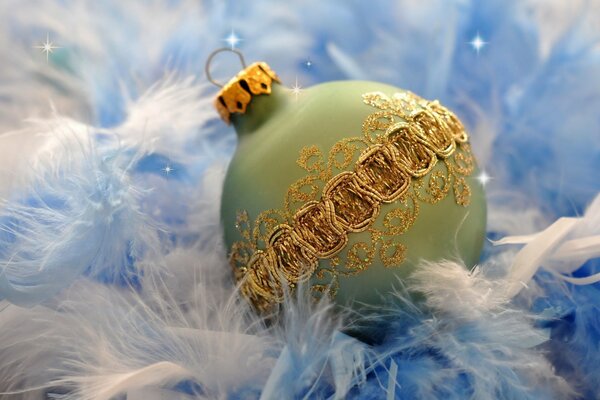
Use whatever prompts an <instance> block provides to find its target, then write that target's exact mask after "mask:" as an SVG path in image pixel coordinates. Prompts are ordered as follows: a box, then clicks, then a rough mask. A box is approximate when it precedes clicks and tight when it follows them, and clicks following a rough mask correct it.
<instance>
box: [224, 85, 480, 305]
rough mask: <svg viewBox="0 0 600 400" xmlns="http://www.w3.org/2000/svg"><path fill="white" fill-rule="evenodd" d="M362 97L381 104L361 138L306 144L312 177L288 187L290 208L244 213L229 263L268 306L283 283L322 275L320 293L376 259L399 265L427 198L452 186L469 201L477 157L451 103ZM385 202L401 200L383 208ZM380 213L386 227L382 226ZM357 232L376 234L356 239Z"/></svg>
mask: <svg viewBox="0 0 600 400" xmlns="http://www.w3.org/2000/svg"><path fill="white" fill-rule="evenodd" d="M363 101H364V102H365V103H366V104H368V105H370V106H372V107H375V108H377V109H378V111H376V112H374V113H372V114H371V115H369V116H368V117H367V118H365V120H364V122H363V125H362V136H360V137H351V138H345V139H342V140H340V141H339V142H337V143H336V144H335V145H334V146H332V148H331V149H330V150H329V152H328V154H327V157H325V154H323V153H322V151H321V150H320V149H319V147H318V146H316V145H311V146H306V147H304V148H303V149H302V150H301V151H300V155H299V157H298V160H297V164H298V165H299V166H300V167H301V168H303V169H304V170H305V171H306V172H307V173H308V175H307V176H305V177H303V178H301V179H299V180H298V181H296V182H294V183H292V184H291V185H290V186H289V188H288V191H287V193H286V196H285V198H284V208H283V210H267V211H264V212H262V213H260V215H259V216H258V217H257V218H256V220H255V221H254V224H253V225H254V228H251V226H250V222H249V216H248V214H247V212H246V211H240V212H239V213H238V219H237V221H236V227H237V228H238V230H239V232H240V235H241V238H242V239H241V240H240V241H238V242H236V243H234V244H233V246H232V248H231V256H230V261H231V265H232V267H233V268H234V270H235V275H236V278H237V279H239V280H240V281H241V291H242V293H243V294H244V295H245V296H247V297H248V298H249V299H250V300H251V301H252V302H253V304H254V305H255V306H256V307H257V308H258V309H259V310H263V311H264V310H267V309H269V308H270V307H271V306H272V305H273V304H276V303H278V302H281V301H282V298H283V293H284V290H283V286H282V284H287V285H289V286H290V287H292V288H293V287H295V286H296V285H297V284H298V283H301V282H306V281H308V280H309V279H311V277H314V278H315V281H316V282H315V283H314V284H313V285H312V288H311V289H312V290H313V293H315V295H317V296H319V295H323V294H324V293H330V294H334V293H335V292H336V290H337V287H338V283H337V280H338V277H339V276H349V275H355V274H358V273H360V272H361V271H364V270H365V269H367V268H369V266H370V265H371V264H372V263H373V262H374V260H375V258H376V257H379V259H380V260H381V263H382V264H383V266H384V267H386V268H393V267H397V266H399V265H400V264H402V262H403V261H404V260H405V258H406V252H407V248H406V246H405V245H404V244H403V243H401V241H400V240H399V239H401V235H402V234H404V233H406V232H407V231H408V230H409V229H410V228H411V226H413V225H414V223H415V221H416V220H417V218H418V215H419V210H420V204H419V203H420V202H424V203H430V204H435V203H437V202H439V201H441V200H443V199H444V198H446V197H447V195H448V193H449V192H450V191H453V193H454V200H455V202H456V204H458V205H461V206H467V205H469V203H470V197H471V189H470V187H469V185H468V183H467V181H466V179H465V178H466V177H468V176H469V175H470V174H471V173H472V172H473V169H474V160H473V156H472V154H471V149H470V147H469V144H468V143H467V140H468V136H467V133H466V132H465V131H464V127H463V125H462V124H461V123H460V121H459V120H458V118H457V117H456V116H455V115H454V114H453V113H452V112H451V111H449V110H448V109H446V108H445V107H443V106H442V105H441V104H439V102H437V101H426V100H424V99H422V98H420V97H418V96H416V95H414V94H412V93H410V92H403V93H396V94H394V95H393V96H392V97H388V96H386V95H384V94H382V93H380V92H373V93H366V94H364V95H363ZM336 171H337V173H336ZM386 203H394V205H395V208H393V209H392V210H390V211H388V212H387V213H385V214H384V215H383V216H380V214H381V206H382V205H383V204H386ZM379 218H381V225H379V226H383V228H381V229H377V228H375V227H374V223H375V221H376V220H378V219H379ZM356 232H366V233H368V237H369V238H370V239H369V240H367V241H358V242H352V243H350V244H349V235H351V234H352V233H356ZM340 258H341V259H343V260H345V262H344V263H342V262H341V261H340ZM342 264H343V265H342Z"/></svg>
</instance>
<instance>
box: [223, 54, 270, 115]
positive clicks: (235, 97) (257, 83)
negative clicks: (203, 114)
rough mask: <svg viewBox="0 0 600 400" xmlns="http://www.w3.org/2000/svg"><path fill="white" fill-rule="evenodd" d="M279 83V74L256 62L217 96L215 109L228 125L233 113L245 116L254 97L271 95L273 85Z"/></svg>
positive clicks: (233, 79)
mask: <svg viewBox="0 0 600 400" xmlns="http://www.w3.org/2000/svg"><path fill="white" fill-rule="evenodd" d="M273 81H275V82H279V78H278V77H277V74H275V72H273V70H272V69H271V68H270V67H269V66H268V65H267V64H266V63H264V62H256V63H254V64H251V65H249V66H248V67H246V68H244V69H243V70H242V71H240V73H238V74H237V75H236V76H235V77H233V78H232V79H231V80H230V81H229V82H228V83H227V84H226V85H225V86H223V88H222V89H221V90H220V91H219V93H218V94H217V98H216V99H215V107H216V108H217V111H218V112H219V115H220V116H221V118H222V119H223V121H225V122H226V123H227V124H229V118H230V115H231V114H232V113H240V114H243V113H245V112H246V107H247V106H248V104H249V103H250V100H252V96H254V95H259V94H270V93H271V85H272V83H273Z"/></svg>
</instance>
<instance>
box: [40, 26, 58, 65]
mask: <svg viewBox="0 0 600 400" xmlns="http://www.w3.org/2000/svg"><path fill="white" fill-rule="evenodd" d="M33 47H34V48H35V49H40V50H41V51H42V52H43V53H46V62H48V57H49V54H50V53H53V52H54V49H60V48H61V47H60V46H55V45H54V43H52V42H51V41H50V35H49V34H48V33H46V43H42V45H41V46H33Z"/></svg>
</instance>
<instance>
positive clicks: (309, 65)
mask: <svg viewBox="0 0 600 400" xmlns="http://www.w3.org/2000/svg"><path fill="white" fill-rule="evenodd" d="M304 65H306V68H310V67H312V65H313V63H312V61H310V60H306V62H305V63H304Z"/></svg>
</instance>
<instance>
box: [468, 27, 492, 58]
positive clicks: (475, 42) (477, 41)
mask: <svg viewBox="0 0 600 400" xmlns="http://www.w3.org/2000/svg"><path fill="white" fill-rule="evenodd" d="M469 44H470V45H471V47H473V49H474V50H475V51H476V52H477V54H479V51H481V49H483V48H484V47H485V45H487V44H488V42H486V41H485V40H483V38H482V37H481V36H480V35H479V32H477V35H475V37H474V38H473V39H472V40H471V41H470V42H469Z"/></svg>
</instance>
